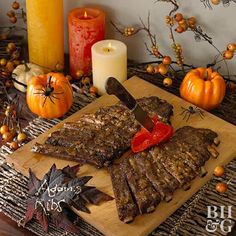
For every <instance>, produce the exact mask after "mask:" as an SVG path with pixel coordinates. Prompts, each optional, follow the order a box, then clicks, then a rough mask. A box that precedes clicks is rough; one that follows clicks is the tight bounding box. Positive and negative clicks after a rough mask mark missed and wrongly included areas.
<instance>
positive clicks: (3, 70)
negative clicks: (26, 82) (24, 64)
mask: <svg viewBox="0 0 236 236" xmlns="http://www.w3.org/2000/svg"><path fill="white" fill-rule="evenodd" d="M5 50H6V52H7V54H8V59H6V58H1V59H0V76H1V78H2V79H4V80H6V81H5V85H6V87H11V86H12V81H11V80H8V78H9V77H10V76H11V73H12V72H13V70H14V68H15V67H16V66H18V65H19V64H20V48H19V47H17V46H16V44H15V43H12V42H11V43H8V45H7V47H6V49H5Z"/></svg>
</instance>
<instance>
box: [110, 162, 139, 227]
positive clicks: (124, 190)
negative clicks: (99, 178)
mask: <svg viewBox="0 0 236 236" xmlns="http://www.w3.org/2000/svg"><path fill="white" fill-rule="evenodd" d="M109 173H110V176H111V179H112V183H113V189H114V195H115V199H116V207H117V212H118V216H119V218H120V220H121V221H123V222H125V223H129V222H132V221H133V220H134V218H135V217H136V216H137V215H138V208H137V206H136V204H135V202H134V200H133V198H132V195H131V192H130V190H129V186H128V184H127V182H126V178H125V173H124V171H122V170H121V169H120V165H119V164H113V165H111V166H110V167H109Z"/></svg>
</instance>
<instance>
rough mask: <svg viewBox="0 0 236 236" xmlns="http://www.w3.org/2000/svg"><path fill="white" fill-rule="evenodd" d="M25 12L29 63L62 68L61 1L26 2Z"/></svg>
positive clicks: (62, 27)
mask: <svg viewBox="0 0 236 236" xmlns="http://www.w3.org/2000/svg"><path fill="white" fill-rule="evenodd" d="M26 11H27V31H28V45H29V60H30V62H32V63H35V64H38V65H40V66H43V67H46V68H49V69H55V67H56V65H57V64H60V65H61V66H64V23H63V22H64V16H63V14H64V13H63V0H26Z"/></svg>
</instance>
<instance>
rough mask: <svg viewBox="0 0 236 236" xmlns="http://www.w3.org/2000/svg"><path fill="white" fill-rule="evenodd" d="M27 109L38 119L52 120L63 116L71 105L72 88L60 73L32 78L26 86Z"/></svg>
mask: <svg viewBox="0 0 236 236" xmlns="http://www.w3.org/2000/svg"><path fill="white" fill-rule="evenodd" d="M26 100H27V104H28V107H29V109H30V110H31V111H32V112H33V113H35V114H37V115H38V116H40V117H43V118H47V119H52V118H59V117H61V116H63V115H64V114H65V113H66V112H67V111H68V110H69V109H70V107H71V105H72V103H73V91H72V87H71V85H70V83H69V81H68V79H67V77H65V76H64V75H63V74H61V73H49V74H46V75H39V76H35V77H33V78H32V79H31V80H30V81H29V83H28V85H27V94H26Z"/></svg>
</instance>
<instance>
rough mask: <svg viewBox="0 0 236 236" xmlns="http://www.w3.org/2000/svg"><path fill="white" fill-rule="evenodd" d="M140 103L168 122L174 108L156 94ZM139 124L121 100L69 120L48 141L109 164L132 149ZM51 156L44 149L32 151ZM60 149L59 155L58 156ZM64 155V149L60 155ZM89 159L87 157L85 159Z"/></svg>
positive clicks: (98, 162) (96, 163)
mask: <svg viewBox="0 0 236 236" xmlns="http://www.w3.org/2000/svg"><path fill="white" fill-rule="evenodd" d="M137 102H138V103H139V104H140V106H141V107H143V108H144V109H145V110H146V111H147V112H148V113H149V115H151V116H152V115H154V114H156V115H158V116H159V118H160V119H162V120H164V121H169V119H170V116H171V115H172V109H173V107H172V106H171V105H170V104H169V103H167V102H166V101H164V100H161V99H159V98H157V97H149V98H141V99H138V100H137ZM139 129H140V124H139V123H138V122H137V121H136V120H135V117H134V115H133V114H132V113H131V112H130V110H128V109H127V108H126V107H125V106H124V105H122V104H121V103H118V104H116V105H113V106H109V107H102V108H100V109H98V111H97V112H95V114H86V115H83V116H82V117H80V119H79V120H78V121H77V122H75V123H72V122H67V123H65V124H64V127H63V128H62V129H60V130H58V131H55V132H53V133H51V134H50V136H49V137H48V139H47V140H46V142H45V143H46V144H49V145H53V146H55V147H57V146H59V147H63V148H64V149H65V152H67V151H68V148H69V149H75V150H76V152H77V156H79V158H80V157H81V156H83V157H84V162H87V163H90V164H91V163H93V164H94V165H96V166H97V167H98V168H101V167H103V166H107V165H109V164H110V163H111V162H112V161H113V160H114V159H116V158H117V157H120V156H121V155H122V154H123V153H124V152H125V151H126V150H128V149H129V148H130V142H131V139H132V137H133V136H134V134H135V133H137V131H138V130H139ZM37 150H40V153H42V154H45V155H48V152H46V151H45V152H44V153H43V150H45V149H44V148H41V149H39V148H33V151H35V152H38V151H37ZM59 150H62V148H58V150H57V156H59ZM63 156H64V151H62V155H61V157H63ZM86 159H88V160H86Z"/></svg>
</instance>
